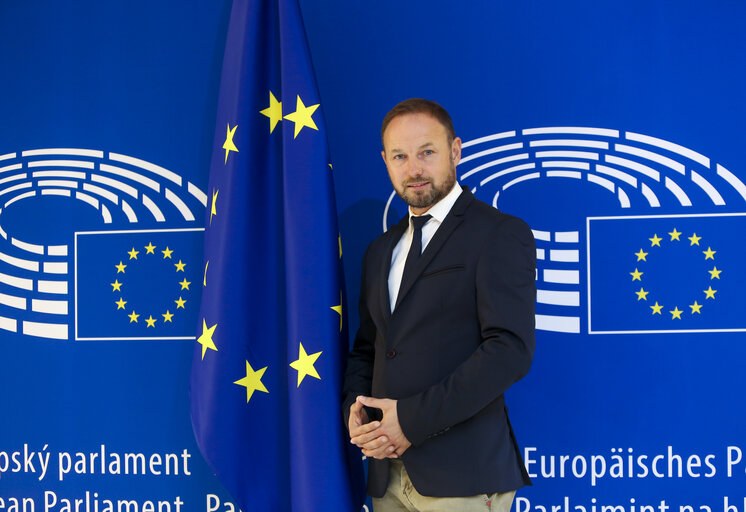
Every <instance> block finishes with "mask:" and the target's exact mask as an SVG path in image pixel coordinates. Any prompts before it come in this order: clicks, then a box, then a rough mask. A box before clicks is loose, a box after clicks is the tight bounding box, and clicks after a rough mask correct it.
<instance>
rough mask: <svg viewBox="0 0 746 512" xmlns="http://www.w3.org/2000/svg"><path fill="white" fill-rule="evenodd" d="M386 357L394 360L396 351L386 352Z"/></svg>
mask: <svg viewBox="0 0 746 512" xmlns="http://www.w3.org/2000/svg"><path fill="white" fill-rule="evenodd" d="M386 357H388V358H389V359H393V358H395V357H396V350H394V349H393V348H392V349H391V350H389V351H388V352H386Z"/></svg>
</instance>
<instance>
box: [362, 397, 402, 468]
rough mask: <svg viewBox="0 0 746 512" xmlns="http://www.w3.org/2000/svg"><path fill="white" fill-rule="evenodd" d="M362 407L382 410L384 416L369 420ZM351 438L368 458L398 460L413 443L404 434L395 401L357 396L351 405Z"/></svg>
mask: <svg viewBox="0 0 746 512" xmlns="http://www.w3.org/2000/svg"><path fill="white" fill-rule="evenodd" d="M363 406H366V407H373V408H375V409H381V411H382V412H383V419H382V420H381V421H370V420H369V419H368V413H367V412H365V409H363ZM348 427H349V430H350V441H351V442H352V444H354V445H355V446H357V447H358V448H360V449H361V450H362V451H363V455H365V456H366V457H373V458H375V459H386V458H389V459H396V458H398V457H400V456H401V455H402V454H403V453H404V452H405V451H406V450H407V448H409V447H410V446H412V443H410V442H409V440H408V439H407V438H406V437H405V436H404V432H402V429H401V426H400V425H399V417H398V415H397V412H396V400H391V399H389V398H371V397H367V396H358V397H357V399H356V400H355V403H353V404H352V405H351V406H350V421H349V424H348Z"/></svg>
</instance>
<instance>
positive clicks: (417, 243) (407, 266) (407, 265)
mask: <svg viewBox="0 0 746 512" xmlns="http://www.w3.org/2000/svg"><path fill="white" fill-rule="evenodd" d="M432 218H433V216H432V215H422V216H421V217H412V225H413V226H414V233H412V245H411V246H410V247H409V253H408V254H407V261H405V262H404V272H403V273H402V277H401V284H402V285H403V284H404V283H405V282H406V280H407V276H409V274H411V273H412V270H413V268H414V266H415V265H416V264H417V260H418V259H420V254H422V226H424V225H425V223H426V222H427V221H429V220H430V219H432ZM399 289H401V285H400V286H399Z"/></svg>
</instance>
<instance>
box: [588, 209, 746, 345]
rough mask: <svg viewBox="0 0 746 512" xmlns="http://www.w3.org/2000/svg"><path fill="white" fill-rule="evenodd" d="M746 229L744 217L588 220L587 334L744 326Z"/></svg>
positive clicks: (723, 329)
mask: <svg viewBox="0 0 746 512" xmlns="http://www.w3.org/2000/svg"><path fill="white" fill-rule="evenodd" d="M745 229H746V215H744V214H712V215H661V216H637V217H634V216H630V217H596V218H589V219H588V290H589V309H590V311H589V322H590V328H589V331H590V332H591V333H665V332H728V331H746V321H745V320H744V318H743V314H742V313H743V311H744V308H746V299H745V298H744V295H743V290H742V289H741V287H740V286H739V285H738V283H743V282H744V280H746V268H744V265H743V261H742V260H743V258H742V256H741V253H742V251H741V249H740V248H739V243H740V242H739V234H740V233H743V232H744V230H745Z"/></svg>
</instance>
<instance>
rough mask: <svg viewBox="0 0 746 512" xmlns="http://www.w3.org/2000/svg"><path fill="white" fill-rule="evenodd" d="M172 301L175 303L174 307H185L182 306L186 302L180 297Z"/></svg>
mask: <svg viewBox="0 0 746 512" xmlns="http://www.w3.org/2000/svg"><path fill="white" fill-rule="evenodd" d="M174 302H175V303H176V309H179V308H181V309H186V308H185V307H184V304H186V301H185V300H184V299H182V298H181V297H179V300H175V301H174Z"/></svg>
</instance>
